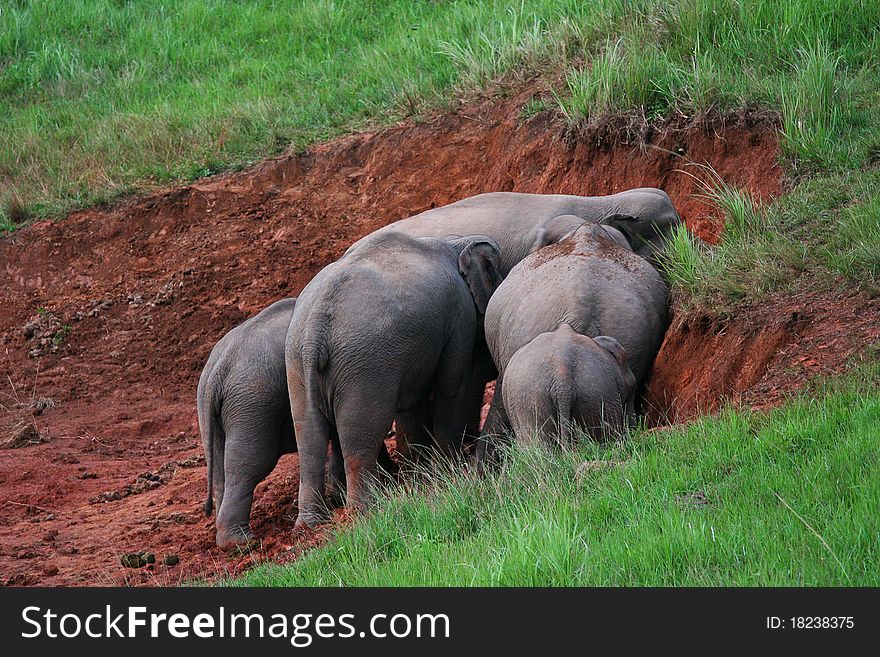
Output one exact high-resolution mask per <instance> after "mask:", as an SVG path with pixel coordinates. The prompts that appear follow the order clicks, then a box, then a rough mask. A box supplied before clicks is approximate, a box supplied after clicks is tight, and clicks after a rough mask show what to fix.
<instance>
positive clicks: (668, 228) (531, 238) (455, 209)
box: [355, 187, 681, 276]
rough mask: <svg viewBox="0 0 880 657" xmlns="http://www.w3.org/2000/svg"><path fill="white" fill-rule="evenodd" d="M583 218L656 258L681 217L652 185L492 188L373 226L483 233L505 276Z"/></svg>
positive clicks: (420, 232) (436, 233)
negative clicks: (549, 190) (614, 189)
mask: <svg viewBox="0 0 880 657" xmlns="http://www.w3.org/2000/svg"><path fill="white" fill-rule="evenodd" d="M584 222H589V223H602V224H605V225H610V226H613V227H615V228H617V229H618V230H619V231H620V232H621V233H622V234H623V235H625V237H626V240H627V241H628V242H629V244H630V246H631V247H632V250H633V251H634V252H635V253H636V254H637V255H640V256H642V257H644V258H645V259H647V260H649V261H650V262H652V263H653V264H656V257H657V255H658V254H659V253H661V252H662V249H663V244H664V241H665V239H666V238H668V237H669V236H670V235H671V233H672V230H673V229H674V228H675V227H676V226H677V225H679V224H680V223H681V219H680V218H679V216H678V213H677V212H676V211H675V208H674V207H673V205H672V201H670V199H669V196H668V195H667V194H666V192H664V191H663V190H660V189H655V188H652V187H643V188H638V189H630V190H627V191H623V192H619V193H617V194H611V195H609V196H574V195H568V194H525V193H520V192H490V193H486V194H478V195H477V196H472V197H469V198H465V199H462V200H460V201H457V202H455V203H451V204H449V205H445V206H442V207H439V208H433V209H431V210H427V211H425V212H422V213H421V214H417V215H415V216H412V217H409V218H407V219H401V220H399V221H396V222H394V223H391V224H389V225H388V226H385V227H384V228H381V229H379V230H378V231H376V232H379V233H381V232H383V231H395V232H402V233H406V234H407V235H412V236H414V237H442V236H444V235H448V234H450V233H455V234H459V235H468V234H473V233H478V234H481V235H486V236H488V237H490V238H492V239H493V240H495V241H496V243H497V244H498V246H499V248H500V249H501V274H502V276H507V274H509V273H510V270H511V269H513V267H514V266H515V265H516V264H517V263H518V262H520V261H521V260H522V259H523V258H525V257H526V256H527V255H529V253H531V251H532V249H533V246H534V244H535V242H536V240H538V239H541V237H542V236H543V237H544V239H545V240H546V239H547V238H548V237H549V236H551V235H556V236H558V237H561V236H562V235H563V234H565V233H566V232H568V231H569V230H571V229H573V228H576V227H577V226H578V225H580V224H582V223H584ZM374 234H375V233H374ZM545 243H550V242H549V241H545ZM357 244H358V243H355V245H357Z"/></svg>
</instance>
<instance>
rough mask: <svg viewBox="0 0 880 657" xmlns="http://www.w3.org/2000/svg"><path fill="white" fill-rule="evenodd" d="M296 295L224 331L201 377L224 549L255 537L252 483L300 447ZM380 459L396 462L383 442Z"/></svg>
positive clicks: (204, 429) (335, 479)
mask: <svg viewBox="0 0 880 657" xmlns="http://www.w3.org/2000/svg"><path fill="white" fill-rule="evenodd" d="M295 306H296V299H282V300H281V301H276V302H275V303H273V304H272V305H271V306H269V307H268V308H266V309H265V310H263V311H262V312H260V313H259V314H257V315H255V316H254V317H251V318H250V319H248V320H246V321H245V322H243V323H242V324H240V325H239V326H237V327H236V328H234V329H232V330H231V331H229V333H227V334H226V335H224V336H223V337H222V338H221V339H220V340H219V341H218V342H217V344H216V345H214V348H213V349H212V350H211V355H210V356H209V357H208V362H207V364H206V365H205V368H204V369H203V370H202V375H201V377H200V378H199V386H198V392H197V397H196V405H197V408H198V414H199V430H200V432H201V435H202V446H203V448H204V450H205V460H206V461H207V466H208V499H207V501H206V502H205V514H206V515H210V514H211V512H212V511H213V507H214V501H215V498H216V503H217V521H216V531H217V533H216V540H217V545H219V546H220V547H228V546H231V545H241V544H244V543H247V542H248V541H249V540H250V539H251V538H252V537H253V535H252V533H251V531H250V515H251V506H252V504H253V497H254V488H256V486H257V484H258V483H259V482H261V481H262V480H263V479H265V478H266V477H267V476H268V475H269V473H270V472H272V470H273V469H274V468H275V466H276V465H277V463H278V459H279V458H280V457H281V455H282V454H289V453H292V452H295V451H296V437H295V435H294V432H293V418H292V416H291V413H290V397H289V395H288V392H287V372H286V370H285V367H284V343H285V338H286V335H287V329H288V326H289V325H290V319H291V317H292V316H293V309H294V308H295ZM379 463H380V464H381V465H382V467H383V468H384V469H385V470H387V471H389V472H391V471H393V470H394V469H395V465H394V463H393V462H392V460H391V456H390V455H389V454H388V452H387V450H386V449H385V445H384V443H383V444H382V446H381V448H380V452H379ZM330 481H331V497H333V498H334V501H335V502H336V503H338V502H339V498H340V497H341V496H343V495H344V487H345V475H344V469H343V463H342V455H341V454H340V453H339V450H333V451H332V453H331V454H330Z"/></svg>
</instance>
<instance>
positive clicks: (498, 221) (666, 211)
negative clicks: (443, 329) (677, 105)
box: [349, 187, 681, 436]
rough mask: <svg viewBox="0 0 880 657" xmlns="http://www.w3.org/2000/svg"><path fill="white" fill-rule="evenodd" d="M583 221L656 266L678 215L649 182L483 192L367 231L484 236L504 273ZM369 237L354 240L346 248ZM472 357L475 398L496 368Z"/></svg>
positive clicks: (474, 428)
mask: <svg viewBox="0 0 880 657" xmlns="http://www.w3.org/2000/svg"><path fill="white" fill-rule="evenodd" d="M584 223H601V224H603V225H605V226H609V227H612V228H616V229H617V230H618V231H619V233H617V234H618V235H619V236H620V237H622V239H624V240H625V241H626V242H627V245H628V247H629V248H631V249H632V250H633V251H634V252H635V253H636V254H637V255H640V256H642V257H643V258H645V259H646V260H648V261H649V262H650V263H651V264H653V265H655V266H657V264H658V258H659V256H660V254H661V253H662V251H663V247H664V244H665V242H666V240H667V239H668V238H669V237H670V236H671V235H672V231H673V230H674V229H675V228H676V227H677V226H678V225H679V224H681V219H680V218H679V216H678V213H677V212H676V210H675V207H674V206H673V205H672V201H671V200H670V199H669V195H668V194H667V193H666V192H664V191H663V190H661V189H656V188H652V187H643V188H638V189H630V190H627V191H623V192H619V193H617V194H611V195H608V196H575V195H570V194H526V193H520V192H489V193H486V194H478V195H476V196H472V197H469V198H465V199H462V200H460V201H457V202H455V203H451V204H449V205H445V206H442V207H439V208H433V209H431V210H427V211H425V212H422V213H420V214H417V215H414V216H412V217H409V218H406V219H401V220H399V221H396V222H394V223H391V224H389V225H387V226H385V227H384V228H381V229H379V230H378V231H376V232H375V233H373V235H375V234H381V233H383V232H387V231H395V232H402V233H406V234H407V235H411V236H414V237H442V236H444V235H447V234H450V233H455V234H459V235H467V234H473V233H477V234H481V235H487V236H488V237H490V238H492V239H493V240H495V242H496V243H497V244H498V246H499V247H500V249H501V267H500V273H501V275H502V276H507V275H508V274H509V273H510V271H511V270H512V269H513V267H515V266H516V265H517V263H519V262H520V261H521V260H522V259H523V258H525V257H526V256H528V255H529V254H530V253H531V252H532V251H533V250H535V249H536V248H537V247H538V246H543V245H548V244H552V243H554V242H555V241H559V239H561V238H562V237H563V236H564V235H565V234H567V233H569V232H570V231H571V230H574V229H575V228H577V227H578V226H580V225H582V224H584ZM369 237H370V236H367V237H366V238H363V239H362V240H360V241H359V242H356V243H355V244H354V245H353V246H352V247H351V248H350V249H349V252H350V251H352V250H353V249H356V248H357V247H358V246H359V245H360V244H361V242H363V241H364V240H365V239H369ZM553 328H555V327H553ZM478 360H479V363H481V364H485V367H477V368H475V369H474V371H473V373H472V376H473V382H472V388H473V390H475V391H477V392H476V393H475V395H477V396H478V397H480V399H481V398H482V391H483V390H484V389H485V387H486V384H487V383H488V382H489V381H491V380H493V379H495V378H496V377H497V376H498V370H497V368H496V366H495V364H494V363H493V362H492V359H491V358H489V357H488V356H485V357H484V356H483V355H482V354H481V357H480V358H479V359H478ZM471 403H472V404H473V403H479V400H473V401H472V402H471ZM475 422H476V423H475V424H474V423H471V422H469V424H468V427H467V435H468V436H473V435H476V434H477V433H478V432H479V426H478V425H479V418H477V419H476V420H475Z"/></svg>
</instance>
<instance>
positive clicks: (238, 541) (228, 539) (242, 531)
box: [217, 525, 255, 550]
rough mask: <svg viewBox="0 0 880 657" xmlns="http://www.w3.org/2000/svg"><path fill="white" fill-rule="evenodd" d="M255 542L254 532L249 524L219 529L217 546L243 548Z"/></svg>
mask: <svg viewBox="0 0 880 657" xmlns="http://www.w3.org/2000/svg"><path fill="white" fill-rule="evenodd" d="M254 542H255V540H254V534H253V532H251V530H250V527H248V526H247V525H238V526H235V527H231V528H229V529H224V528H218V529H217V546H218V547H220V548H222V549H224V550H226V549H231V548H238V549H243V548H244V547H246V546H248V545H249V544H251V543H254Z"/></svg>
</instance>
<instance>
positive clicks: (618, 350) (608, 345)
mask: <svg viewBox="0 0 880 657" xmlns="http://www.w3.org/2000/svg"><path fill="white" fill-rule="evenodd" d="M593 342H595V343H596V344H597V345H599V346H600V347H602V349H604V350H605V351H607V352H608V353H609V354H611V356H612V357H613V358H614V360H615V361H617V364H618V365H620V369H621V370H622V371H623V372H624V373H626V370H627V368H628V366H627V359H626V349H624V348H623V345H622V344H620V343H619V342H618V341H617V340H616V339H615V338H612V337H611V336H609V335H597V336H596V337H595V338H593Z"/></svg>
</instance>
